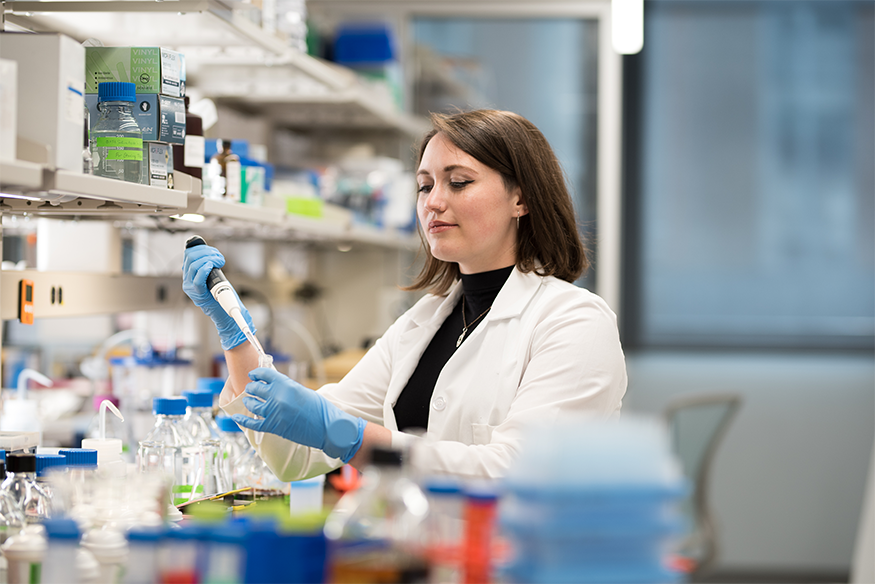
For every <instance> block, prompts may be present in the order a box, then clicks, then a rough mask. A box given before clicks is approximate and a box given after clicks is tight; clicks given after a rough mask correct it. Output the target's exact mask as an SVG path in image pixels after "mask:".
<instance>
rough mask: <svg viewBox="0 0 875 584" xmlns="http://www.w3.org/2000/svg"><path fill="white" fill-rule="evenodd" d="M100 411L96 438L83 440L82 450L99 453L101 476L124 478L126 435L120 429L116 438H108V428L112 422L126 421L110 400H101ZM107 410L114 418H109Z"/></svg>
mask: <svg viewBox="0 0 875 584" xmlns="http://www.w3.org/2000/svg"><path fill="white" fill-rule="evenodd" d="M98 410H99V411H98V413H97V416H96V418H97V420H96V421H97V433H96V436H90V437H88V438H84V439H83V440H82V448H85V449H90V450H96V451H97V468H98V470H100V472H101V474H103V475H113V476H123V475H124V474H125V471H126V466H125V463H124V461H123V460H122V452H123V450H124V446H123V444H124V443H123V442H122V436H123V435H124V430H123V429H119V430H117V432H118V434H117V435H116V436H113V437H110V436H108V432H107V427H108V426H109V423H108V422H109V421H110V420H114V421H116V422H117V423H121V422H124V421H125V418H124V416H122V413H121V412H120V411H119V410H118V408H117V407H116V406H115V405H114V404H113V403H112V401H111V400H109V399H104V400H101V402H100V405H99V406H98ZM107 410H109V411H110V412H112V414H113V415H112V417H109V418H108V417H107V415H106V412H107Z"/></svg>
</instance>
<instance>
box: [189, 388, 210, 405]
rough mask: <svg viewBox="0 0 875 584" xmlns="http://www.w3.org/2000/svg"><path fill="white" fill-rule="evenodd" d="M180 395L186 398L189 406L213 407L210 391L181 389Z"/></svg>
mask: <svg viewBox="0 0 875 584" xmlns="http://www.w3.org/2000/svg"><path fill="white" fill-rule="evenodd" d="M182 397H184V398H185V399H186V401H187V402H188V407H190V408H211V407H213V393H212V392H210V391H203V390H200V391H183V392H182Z"/></svg>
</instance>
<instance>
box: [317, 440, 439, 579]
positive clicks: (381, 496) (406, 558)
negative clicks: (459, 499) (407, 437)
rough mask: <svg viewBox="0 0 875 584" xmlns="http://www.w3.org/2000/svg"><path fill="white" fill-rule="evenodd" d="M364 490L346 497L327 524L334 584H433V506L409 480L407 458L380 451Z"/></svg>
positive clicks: (376, 452) (366, 474)
mask: <svg viewBox="0 0 875 584" xmlns="http://www.w3.org/2000/svg"><path fill="white" fill-rule="evenodd" d="M363 474H364V476H363V484H362V487H361V488H360V489H358V490H356V491H353V492H350V493H348V494H346V495H344V496H343V497H342V498H341V499H340V501H338V503H337V505H336V506H335V508H334V510H333V511H332V512H331V515H329V516H328V519H327V520H326V522H325V536H326V537H327V538H328V540H329V543H330V545H331V546H332V548H333V553H332V554H331V558H332V559H331V565H330V566H329V571H330V576H329V581H331V582H428V581H429V574H430V568H429V564H428V562H427V561H426V559H425V552H424V535H425V534H424V529H423V527H424V525H423V524H424V521H425V519H426V517H427V516H428V512H429V507H428V500H427V499H426V497H425V494H424V493H423V492H422V490H421V489H420V488H419V486H418V485H417V484H416V483H415V482H413V481H412V480H411V479H410V478H408V477H407V476H406V474H405V473H404V470H403V468H402V465H401V455H400V453H399V452H397V451H394V450H384V449H380V448H375V449H374V450H373V452H372V461H371V464H370V465H369V466H368V467H366V468H365V471H364V473H363Z"/></svg>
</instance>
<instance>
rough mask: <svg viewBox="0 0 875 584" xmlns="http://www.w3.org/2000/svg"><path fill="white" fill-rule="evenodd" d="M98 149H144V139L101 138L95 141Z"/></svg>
mask: <svg viewBox="0 0 875 584" xmlns="http://www.w3.org/2000/svg"><path fill="white" fill-rule="evenodd" d="M94 140H95V142H96V144H97V147H98V148H142V147H143V139H142V138H124V137H121V136H99V137H97V138H95V139H94Z"/></svg>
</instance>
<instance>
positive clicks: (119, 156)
mask: <svg viewBox="0 0 875 584" xmlns="http://www.w3.org/2000/svg"><path fill="white" fill-rule="evenodd" d="M106 159H107V160H143V151H142V150H110V151H109V152H107V153H106Z"/></svg>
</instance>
